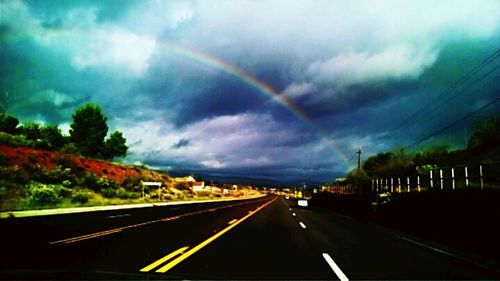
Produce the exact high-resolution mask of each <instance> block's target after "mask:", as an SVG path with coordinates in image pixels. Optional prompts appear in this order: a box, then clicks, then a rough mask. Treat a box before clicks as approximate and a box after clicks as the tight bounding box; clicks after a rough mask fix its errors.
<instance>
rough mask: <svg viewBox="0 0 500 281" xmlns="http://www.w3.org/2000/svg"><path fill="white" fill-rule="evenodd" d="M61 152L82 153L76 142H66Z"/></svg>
mask: <svg viewBox="0 0 500 281" xmlns="http://www.w3.org/2000/svg"><path fill="white" fill-rule="evenodd" d="M61 152H62V153H66V154H73V155H80V151H79V150H78V147H77V146H76V144H74V143H72V142H70V143H67V144H65V145H64V146H63V147H62V148H61Z"/></svg>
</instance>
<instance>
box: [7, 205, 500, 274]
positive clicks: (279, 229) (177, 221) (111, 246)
mask: <svg viewBox="0 0 500 281" xmlns="http://www.w3.org/2000/svg"><path fill="white" fill-rule="evenodd" d="M0 230H1V241H2V248H3V250H2V254H1V255H2V263H1V267H0V279H9V280H10V279H37V280H41V279H48V280H54V279H64V280H67V279H141V280H144V279H204V280H205V279H245V280H248V279H253V280H269V279H272V280H275V279H279V280H358V279H363V280H366V279H372V280H373V279H378V280H381V279H382V280H386V279H397V280H401V279H434V280H435V279H453V280H456V279H481V280H484V279H497V278H498V275H495V272H493V271H491V270H488V269H485V268H483V267H482V266H481V265H480V264H477V263H474V262H472V261H468V260H464V259H463V258H461V257H460V256H458V255H455V254H454V253H453V252H452V251H448V250H443V249H442V248H439V247H436V246H431V245H429V244H427V243H425V242H422V241H419V240H416V239H415V238H411V237H408V236H404V235H402V234H401V233H397V232H395V231H392V230H389V229H386V228H383V227H380V226H376V225H372V224H369V223H364V222H359V221H356V220H354V219H351V218H348V217H344V216H340V215H337V214H334V213H331V212H327V211H323V210H320V209H315V208H311V207H309V208H296V207H295V206H294V204H293V202H292V201H288V200H285V199H283V198H282V197H278V196H266V197H263V198H258V199H251V200H242V201H229V202H217V203H204V204H190V205H177V206H164V207H154V208H140V209H128V210H121V211H120V210H115V211H100V212H93V213H85V214H69V215H54V216H44V217H31V218H16V219H2V220H0Z"/></svg>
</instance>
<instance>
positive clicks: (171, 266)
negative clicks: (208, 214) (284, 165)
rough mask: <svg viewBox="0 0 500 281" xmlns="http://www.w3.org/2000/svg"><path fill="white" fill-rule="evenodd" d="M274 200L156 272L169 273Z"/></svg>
mask: <svg viewBox="0 0 500 281" xmlns="http://www.w3.org/2000/svg"><path fill="white" fill-rule="evenodd" d="M274 200H276V198H274V199H273V200H271V201H269V202H267V203H265V204H264V205H261V206H260V207H258V208H257V209H255V210H254V211H250V212H249V214H248V215H246V216H244V217H243V218H241V219H239V220H237V221H236V222H234V223H233V224H231V225H229V226H228V227H226V228H225V229H223V230H221V231H219V232H218V233H216V234H215V235H213V236H212V237H210V238H208V239H207V240H205V241H203V242H201V243H200V244H198V245H197V246H196V247H194V248H192V249H191V250H189V251H187V252H186V253H184V254H183V255H181V256H179V257H177V258H176V259H175V260H173V261H171V262H169V263H168V264H166V265H165V266H163V267H161V268H160V269H158V270H157V271H156V272H158V273H165V272H167V271H169V270H170V269H172V268H173V267H174V266H176V265H178V264H179V263H181V262H182V261H183V260H185V259H187V258H189V257H190V256H191V255H193V254H194V253H196V252H198V251H199V250H201V249H202V248H203V247H205V246H207V245H208V244H210V243H211V242H213V241H214V240H215V239H217V238H219V237H220V236H222V235H223V234H224V233H226V232H228V231H229V230H231V229H232V228H234V227H236V226H237V225H238V224H240V223H242V222H243V221H244V220H246V219H248V218H249V217H251V216H252V215H254V214H256V213H257V212H258V211H260V210H262V209H263V208H264V207H266V206H267V205H269V204H271V203H272V202H274Z"/></svg>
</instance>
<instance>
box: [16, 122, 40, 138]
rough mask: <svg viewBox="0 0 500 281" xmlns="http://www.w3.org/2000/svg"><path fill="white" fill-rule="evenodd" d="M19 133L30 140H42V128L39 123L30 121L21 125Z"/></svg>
mask: <svg viewBox="0 0 500 281" xmlns="http://www.w3.org/2000/svg"><path fill="white" fill-rule="evenodd" d="M19 132H20V133H21V134H22V135H24V136H25V137H26V139H28V140H37V139H42V128H41V126H40V124H39V123H38V122H34V121H30V122H27V123H25V124H23V125H21V127H19Z"/></svg>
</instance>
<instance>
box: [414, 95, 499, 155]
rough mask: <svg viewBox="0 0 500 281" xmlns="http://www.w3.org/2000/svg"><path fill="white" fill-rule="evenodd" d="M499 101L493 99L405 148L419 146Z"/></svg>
mask: <svg viewBox="0 0 500 281" xmlns="http://www.w3.org/2000/svg"><path fill="white" fill-rule="evenodd" d="M499 101H500V97H497V98H496V99H494V100H493V101H491V102H489V103H487V104H485V105H483V106H481V107H480V108H478V109H476V110H474V111H473V112H471V113H469V114H467V115H465V116H464V117H462V118H460V119H458V120H456V121H454V122H452V123H450V124H448V125H447V126H445V127H443V128H441V129H439V130H437V131H435V132H433V133H432V134H430V135H428V136H426V137H425V138H422V139H420V140H419V141H417V142H415V143H414V144H412V145H409V146H407V147H406V148H410V147H412V146H415V145H417V144H419V143H422V142H424V141H426V140H428V139H429V138H431V137H433V136H435V135H438V134H440V133H441V132H443V131H446V130H448V129H449V128H451V127H453V126H455V125H456V124H458V123H460V122H462V121H464V120H466V119H468V118H470V117H471V116H473V115H474V114H476V113H478V112H480V111H482V110H484V109H486V108H487V107H489V106H491V105H493V104H495V103H497V102H499Z"/></svg>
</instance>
